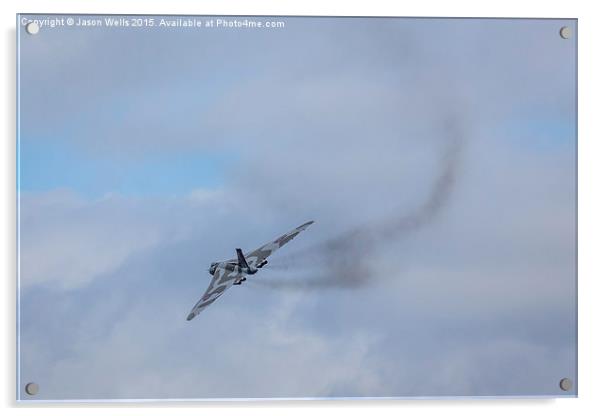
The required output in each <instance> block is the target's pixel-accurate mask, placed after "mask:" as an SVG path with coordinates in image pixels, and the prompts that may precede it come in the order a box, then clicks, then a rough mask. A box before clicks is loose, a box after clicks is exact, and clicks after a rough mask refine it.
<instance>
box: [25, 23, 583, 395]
mask: <svg viewBox="0 0 602 416" xmlns="http://www.w3.org/2000/svg"><path fill="white" fill-rule="evenodd" d="M288 22H289V25H290V26H289V29H288V30H287V32H285V33H281V34H280V35H279V36H278V37H274V36H271V35H270V34H268V33H267V32H262V33H259V32H247V33H246V34H245V37H244V38H241V37H240V36H238V35H237V34H236V33H235V32H212V33H210V34H209V33H207V36H206V37H205V34H203V36H204V37H203V38H202V39H201V40H202V41H199V37H198V36H196V35H195V34H194V32H179V31H178V32H177V33H176V32H174V33H170V34H169V35H167V34H166V33H165V32H161V35H159V34H158V33H154V32H153V33H149V32H144V33H146V34H144V33H143V32H135V33H134V32H128V35H127V36H124V34H123V32H109V31H101V32H94V35H92V34H90V33H93V32H87V33H89V34H88V35H86V36H83V37H78V36H73V33H74V32H69V33H67V32H61V31H54V32H52V34H50V32H49V33H48V37H43V38H39V39H41V41H40V42H41V43H38V44H34V43H32V39H33V38H27V39H26V40H24V41H23V43H22V45H21V57H22V62H21V64H22V67H21V70H22V73H21V75H22V78H21V81H22V86H23V91H21V93H22V97H21V98H22V106H23V107H22V108H21V111H22V117H21V121H22V124H23V125H22V126H21V127H22V128H21V133H22V137H21V140H23V141H24V142H27V143H29V144H31V145H32V146H33V147H35V146H36V144H37V143H42V142H45V143H50V144H51V145H52V143H55V142H61V144H62V145H68V146H69V148H72V149H74V157H77V156H78V154H81V155H82V156H81V157H82V160H88V159H87V158H92V159H94V158H99V159H103V160H109V161H111V162H112V163H114V164H115V165H116V166H119V167H124V169H125V168H127V167H129V166H131V165H130V162H132V161H140V160H143V161H144V160H150V159H152V158H157V157H159V158H161V157H163V156H164V157H165V160H168V156H173V155H174V154H188V153H194V152H198V153H201V154H203V153H204V152H207V153H211V152H218V153H220V152H221V153H220V154H222V153H225V154H228V155H232V156H233V160H235V163H232V164H231V165H229V166H228V168H227V169H224V172H223V178H220V179H221V180H220V183H219V184H218V186H215V187H214V188H213V189H207V188H198V187H196V186H195V187H190V189H188V191H187V192H184V193H179V194H178V195H171V194H167V193H159V194H154V196H151V195H153V194H152V193H151V195H145V196H136V195H134V194H128V193H123V194H116V193H115V192H114V189H106V190H102V189H101V192H100V193H99V195H93V196H90V195H87V196H83V195H80V194H77V193H76V192H74V191H73V190H60V189H44V190H41V191H37V192H22V193H21V194H20V238H21V240H20V256H21V257H20V268H21V270H20V271H21V276H20V277H21V288H22V291H21V298H20V318H21V320H20V325H21V326H20V336H21V339H20V346H21V355H20V357H21V362H20V363H19V366H20V371H21V372H20V376H21V380H35V381H36V382H38V383H39V384H40V386H41V390H40V394H39V396H37V397H38V398H41V399H107V398H207V397H214V398H215V397H308V396H318V397H321V396H325V397H332V396H404V395H420V396H424V395H451V394H459V395H478V394H486V395H489V394H560V392H558V391H557V381H558V379H559V378H561V377H565V376H569V377H573V376H574V375H575V374H576V367H575V360H574V358H573V357H574V356H575V343H576V339H575V334H574V332H575V322H574V320H573V318H574V311H575V296H576V294H575V288H574V285H573V283H574V273H575V271H574V265H575V256H576V253H575V236H574V231H575V229H574V226H575V221H574V219H575V207H574V197H575V192H576V190H575V184H574V180H573V179H574V173H575V159H574V156H575V154H574V150H572V148H571V146H570V145H571V144H572V143H573V137H571V136H570V134H569V133H570V132H571V129H567V128H562V129H561V130H560V131H561V132H560V133H558V131H556V129H554V132H552V133H553V134H552V133H550V128H549V127H548V128H544V127H543V126H549V123H548V122H547V121H548V120H557V121H558V120H560V122H559V124H558V125H562V126H571V125H572V123H574V118H572V117H573V115H572V113H571V112H570V111H569V109H570V108H571V106H570V105H571V103H572V100H573V99H574V97H573V95H572V93H573V88H574V84H573V83H572V80H571V79H570V76H571V74H572V73H573V72H572V71H574V68H573V66H572V61H571V59H558V56H559V54H560V55H561V54H566V55H567V56H569V57H570V56H572V55H571V53H573V52H574V51H573V52H572V50H571V49H570V48H568V47H567V46H566V45H568V44H567V43H563V44H561V43H558V42H560V40H558V39H557V38H558V37H557V36H556V37H554V38H553V39H554V40H550V39H551V38H549V33H550V31H553V32H554V33H556V32H557V30H556V26H557V24H558V22H557V21H542V22H534V21H531V20H529V21H523V20H519V21H497V20H493V21H486V22H481V21H477V20H469V21H464V20H449V21H447V20H441V19H437V20H422V19H411V20H402V21H400V20H393V19H384V20H380V19H379V20H374V21H364V20H358V19H341V20H337V21H329V20H327V19H312V20H308V19H288ZM332 22H335V23H336V24H333V23H332ZM532 25H534V26H532ZM66 35H68V37H66ZM75 38H77V40H73V41H72V42H77V43H78V45H73V46H74V47H75V48H74V49H70V48H66V47H64V45H65V44H67V45H69V43H68V42H70V41H69V39H75ZM517 38H520V39H521V41H520V42H516V39H517ZM145 45H146V46H145ZM567 48H568V49H567ZM191 49H194V50H195V53H194V54H190V50H191ZM36 52H39V53H40V54H36ZM234 52H236V53H234ZM74 56H76V57H78V58H79V59H73V57H74ZM150 56H154V57H155V58H156V59H153V62H154V63H155V64H154V65H142V66H141V65H140V63H148V62H149V59H150V58H149V57H150ZM34 59H39V61H36V64H35V65H34ZM182 60H184V61H185V62H186V64H182ZM116 63H118V64H116ZM42 65H43V66H44V67H45V68H47V69H48V71H47V72H45V76H44V77H43V78H41V77H39V71H36V70H34V69H35V68H39V67H41V66H42ZM543 69H545V70H543ZM67 81H69V82H67ZM569 81H571V82H569ZM550 85H554V86H555V87H554V88H550ZM59 90H60V91H59ZM42 96H44V97H46V99H40V97H42ZM450 118H451V119H452V120H455V121H456V122H458V123H459V124H458V125H459V128H460V130H461V133H462V141H461V143H462V146H456V145H457V142H456V141H455V140H454V139H453V137H454V135H453V134H452V133H453V131H452V130H451V129H450V127H449V125H448V124H446V123H445V120H449V119H450ZM534 119H536V120H537V123H532V120H534ZM523 127H524V128H523ZM525 131H528V132H530V133H529V134H532V135H533V136H537V141H538V143H540V144H539V145H537V146H525V145H524V142H525V140H527V139H528V137H525V136H524V134H523V133H524V132H525ZM450 138H451V140H450ZM547 139H550V140H547ZM84 155H85V157H84ZM458 156H459V158H458ZM169 160H170V162H169V163H172V162H171V161H173V160H174V159H169ZM458 161H459V162H460V163H457V162H458ZM169 163H167V164H165V165H162V169H167V170H169V167H170V165H169ZM25 166H26V165H25ZM109 166H110V165H109ZM82 169H83V167H82ZM90 169H91V167H90ZM93 173H96V174H98V173H99V172H93ZM102 173H103V172H100V174H102ZM113 174H114V173H113ZM120 174H123V175H127V169H125V170H124V171H123V172H120ZM156 175H157V176H161V172H156ZM186 179H190V178H182V181H181V183H187V184H192V183H194V182H193V181H186ZM150 185H152V183H151V184H150ZM105 191H106V192H105ZM307 220H315V221H316V223H315V224H314V225H312V227H311V228H310V229H309V230H308V231H306V232H304V233H303V234H302V235H301V236H300V237H299V238H297V239H295V241H294V243H291V244H290V245H287V246H286V247H285V248H283V249H282V250H281V251H280V252H278V253H277V255H276V256H274V259H270V263H269V265H268V266H267V267H266V268H264V269H262V270H261V273H258V274H257V275H256V276H255V277H254V278H253V279H255V278H256V281H253V280H251V279H249V281H248V282H246V284H245V285H242V286H240V287H238V286H237V287H235V288H232V289H231V290H229V292H228V293H227V294H226V295H225V296H223V297H222V298H220V299H219V301H217V302H216V304H215V305H214V306H212V307H211V308H208V309H207V310H205V311H203V313H202V314H201V315H200V316H199V317H197V318H196V319H195V320H194V321H192V322H186V321H185V317H186V315H187V313H188V311H189V310H190V307H192V305H193V304H194V303H195V302H196V301H197V300H198V298H199V297H200V296H201V295H202V293H203V291H204V290H205V288H206V286H207V285H208V283H209V278H210V276H209V274H208V273H207V270H206V269H207V267H208V265H209V264H210V262H212V261H215V260H219V259H226V258H231V257H233V254H234V248H235V247H242V248H243V249H245V250H248V249H253V248H255V247H257V246H259V245H261V244H263V243H265V242H267V241H270V240H271V239H272V238H274V237H275V236H278V235H280V234H281V233H282V232H284V231H287V230H289V229H291V228H292V227H294V226H296V225H299V224H302V223H303V222H305V221H307ZM358 229H359V230H360V232H361V233H364V232H365V233H367V234H369V235H370V237H369V238H366V240H364V242H367V244H368V245H369V247H367V248H366V247H363V246H361V245H360V247H359V249H357V247H355V248H356V249H354V250H348V246H345V245H344V244H343V245H341V244H340V243H341V242H343V241H346V239H342V238H340V237H339V236H348V235H349V234H348V233H349V232H350V230H351V232H354V231H355V232H357V230H358ZM391 230H393V231H391ZM324 241H326V242H330V243H333V242H334V243H335V249H333V250H332V251H330V252H329V256H323V257H322V261H315V263H314V262H313V258H312V260H310V261H305V258H303V261H301V262H299V261H297V260H295V261H292V260H291V258H293V259H294V257H295V253H306V252H312V250H314V248H315V247H320V248H323V247H324V244H323V242H324ZM336 243H338V244H339V245H338V246H337V245H336ZM346 249H347V250H346ZM314 251H315V250H314ZM345 251H348V252H349V253H351V254H352V256H348V255H345V254H342V253H345ZM333 257H334V258H335V259H336V260H337V261H338V260H345V261H347V260H350V261H349V262H348V264H347V265H350V266H351V267H343V266H345V265H343V266H341V267H335V268H332V267H329V264H328V260H329V259H332V258H333ZM324 258H325V259H326V260H325V261H323V260H324ZM358 258H359V261H358ZM279 260H280V265H279ZM285 260H286V261H285ZM288 260H291V261H290V262H289V263H287V262H288ZM307 263H309V264H307ZM287 264H288V266H287ZM279 266H280V267H279ZM287 267H288V269H287ZM312 268H313V269H312ZM353 268H355V269H356V272H357V275H358V276H360V277H365V276H370V277H372V278H371V279H369V280H367V279H366V280H362V281H361V283H362V284H361V285H357V287H356V290H353V291H350V290H341V285H330V287H329V290H323V291H300V292H293V293H290V292H286V291H284V292H283V291H275V290H266V289H265V287H262V286H261V285H260V284H259V282H261V280H262V279H265V280H267V279H270V280H271V281H282V282H284V281H286V282H287V283H286V284H292V282H293V281H295V279H297V278H307V277H308V274H309V275H310V277H314V278H316V279H317V278H320V279H321V278H323V277H324V276H325V275H326V276H328V274H329V273H330V275H333V273H336V276H337V277H341V275H342V274H344V273H342V272H345V271H348V270H349V269H353ZM325 272H327V273H325ZM343 277H344V276H343Z"/></svg>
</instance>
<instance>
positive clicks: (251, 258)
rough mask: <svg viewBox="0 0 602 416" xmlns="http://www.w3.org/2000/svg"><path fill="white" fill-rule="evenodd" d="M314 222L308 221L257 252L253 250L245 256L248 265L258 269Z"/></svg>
mask: <svg viewBox="0 0 602 416" xmlns="http://www.w3.org/2000/svg"><path fill="white" fill-rule="evenodd" d="M313 223H314V222H313V221H308V222H306V223H305V224H303V225H300V226H298V227H297V228H295V229H294V230H291V231H289V232H288V233H286V234H284V235H281V236H280V237H278V238H277V239H275V240H274V241H271V242H269V243H267V244H264V245H263V246H261V247H259V248H258V249H257V250H253V251H251V252H250V253H247V254H245V258H246V260H247V263H248V264H249V266H251V267H257V265H258V264H260V263H261V262H262V261H264V260H265V259H267V258H268V256H269V255H271V254H273V253H274V252H275V251H276V250H278V249H279V248H280V247H282V246H283V245H285V244H286V243H288V242H289V241H291V240H292V239H293V238H295V237H296V236H297V235H298V234H299V233H300V232H301V231H303V230H305V229H306V228H307V227H309V226H310V225H312V224H313Z"/></svg>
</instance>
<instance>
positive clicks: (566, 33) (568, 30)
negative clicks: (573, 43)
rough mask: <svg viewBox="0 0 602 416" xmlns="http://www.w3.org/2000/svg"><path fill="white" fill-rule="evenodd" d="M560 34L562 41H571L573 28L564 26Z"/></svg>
mask: <svg viewBox="0 0 602 416" xmlns="http://www.w3.org/2000/svg"><path fill="white" fill-rule="evenodd" d="M559 33H560V37H561V38H562V39H570V37H571V28H570V27H568V26H562V27H561V28H560V32H559Z"/></svg>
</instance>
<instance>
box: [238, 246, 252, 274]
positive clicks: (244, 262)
mask: <svg viewBox="0 0 602 416" xmlns="http://www.w3.org/2000/svg"><path fill="white" fill-rule="evenodd" d="M236 257H238V265H239V266H240V267H244V268H247V269H248V268H249V264H248V263H247V259H245V255H244V254H242V250H241V249H239V248H237V249H236Z"/></svg>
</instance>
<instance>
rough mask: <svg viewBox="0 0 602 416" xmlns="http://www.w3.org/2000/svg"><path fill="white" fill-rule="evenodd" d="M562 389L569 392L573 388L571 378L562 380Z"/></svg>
mask: <svg viewBox="0 0 602 416" xmlns="http://www.w3.org/2000/svg"><path fill="white" fill-rule="evenodd" d="M559 385H560V388H561V389H562V390H564V391H569V390H570V389H572V388H573V381H572V380H571V379H570V378H563V379H562V380H560V383H559Z"/></svg>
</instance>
